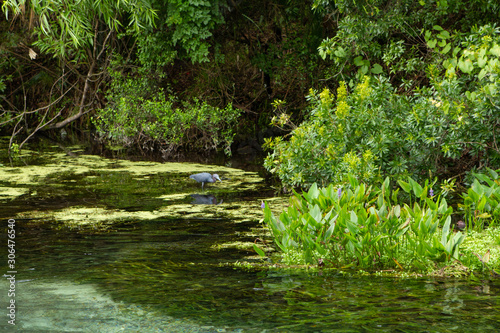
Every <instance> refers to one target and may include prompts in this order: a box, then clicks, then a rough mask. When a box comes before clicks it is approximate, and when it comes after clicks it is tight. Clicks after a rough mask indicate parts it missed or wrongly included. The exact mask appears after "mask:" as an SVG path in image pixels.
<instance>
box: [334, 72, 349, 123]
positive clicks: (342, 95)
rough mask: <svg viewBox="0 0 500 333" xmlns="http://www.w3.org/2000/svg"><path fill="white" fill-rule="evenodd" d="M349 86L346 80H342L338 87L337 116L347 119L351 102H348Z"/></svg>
mask: <svg viewBox="0 0 500 333" xmlns="http://www.w3.org/2000/svg"><path fill="white" fill-rule="evenodd" d="M346 100H347V88H346V86H345V82H343V81H342V82H340V86H339V87H338V89H337V112H336V113H337V117H338V118H339V119H345V118H346V117H347V116H348V115H349V104H347V101H346Z"/></svg>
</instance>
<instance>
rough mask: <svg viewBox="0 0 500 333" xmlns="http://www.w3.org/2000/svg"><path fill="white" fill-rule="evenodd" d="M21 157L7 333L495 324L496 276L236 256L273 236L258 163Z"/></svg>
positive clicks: (13, 201)
mask: <svg viewBox="0 0 500 333" xmlns="http://www.w3.org/2000/svg"><path fill="white" fill-rule="evenodd" d="M34 155H36V154H34ZM34 155H33V156H34ZM33 156H31V157H33ZM37 156H38V155H37ZM23 161H24V162H25V163H20V162H19V163H17V164H15V163H14V167H10V165H9V164H8V163H7V162H6V161H3V163H4V165H5V167H4V168H0V185H2V189H3V190H2V192H0V193H2V194H3V195H2V196H1V197H0V199H1V206H0V218H1V219H2V229H1V231H0V232H1V244H2V245H1V246H2V248H1V249H0V254H1V257H0V269H1V271H2V274H4V273H5V272H7V271H9V268H8V267H7V266H6V264H7V251H6V250H7V247H6V242H7V233H8V229H9V228H8V227H7V226H8V224H7V220H8V219H15V221H16V222H15V229H16V238H15V241H16V245H15V246H16V266H15V269H16V271H17V274H16V281H17V283H16V284H15V293H16V295H15V297H10V296H7V294H8V290H9V283H8V281H7V279H6V278H4V279H2V280H1V281H0V295H1V298H0V300H1V304H0V313H1V314H2V315H1V316H0V318H1V322H0V330H1V331H5V332H12V331H19V332H337V331H338V332H495V331H499V330H500V319H499V318H500V297H499V293H500V283H499V281H498V280H491V281H480V282H468V281H462V280H455V279H446V280H436V279H427V278H422V279H389V278H381V277H373V276H371V277H356V278H353V277H346V276H343V275H341V274H339V273H335V272H310V273H307V272H302V273H299V272H293V271H287V270H278V269H271V270H266V271H259V270H254V269H242V268H235V267H234V266H233V265H232V264H233V263H234V262H236V261H244V260H247V261H254V260H260V259H258V258H257V257H256V256H255V253H254V252H253V250H252V244H253V242H254V240H255V239H256V238H257V237H261V238H262V237H265V233H264V231H263V230H262V229H261V227H260V225H259V223H258V221H259V219H260V218H261V210H260V200H262V199H264V198H265V197H266V196H269V195H270V194H271V193H272V192H269V189H268V188H267V186H266V185H265V184H264V183H263V182H262V180H261V179H260V178H259V177H258V175H257V174H255V173H250V172H245V171H242V170H235V169H231V168H227V167H223V166H201V165H192V164H167V163H165V164H159V163H151V162H133V163H132V162H126V161H116V160H106V159H100V158H97V157H92V156H81V157H80V158H77V159H74V158H69V157H67V156H64V154H62V155H61V154H58V153H57V151H47V152H43V156H39V158H36V159H35V158H32V159H30V156H25V158H24V159H23ZM91 162H92V163H91ZM200 171H210V172H213V171H217V172H218V173H219V174H220V175H222V177H225V178H223V183H217V184H215V185H214V184H210V185H209V187H208V189H207V190H206V191H204V192H201V191H200V188H199V184H196V183H192V182H190V181H189V179H188V178H187V176H188V175H189V174H190V173H193V172H200ZM23 172H26V173H27V174H24V175H23ZM5 193H10V195H7V194H5ZM213 203H216V204H213ZM13 298H14V299H15V301H16V325H15V326H14V327H13V326H12V325H10V324H8V323H7V320H8V317H7V316H6V314H7V309H6V308H7V305H8V303H7V302H9V301H10V300H11V299H13ZM2 329H3V330H2Z"/></svg>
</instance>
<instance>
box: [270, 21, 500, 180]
mask: <svg viewBox="0 0 500 333" xmlns="http://www.w3.org/2000/svg"><path fill="white" fill-rule="evenodd" d="M437 28H438V27H437ZM437 28H436V29H437ZM438 31H439V33H438V35H437V37H436V36H434V32H429V33H426V38H427V39H428V40H429V43H430V44H431V47H433V50H434V51H435V52H437V53H439V54H440V55H441V56H442V63H441V64H440V65H439V66H438V65H432V66H429V69H428V78H429V80H430V85H429V86H428V87H426V88H422V89H417V90H416V91H415V92H414V94H413V95H401V94H398V93H397V92H396V89H395V88H394V87H393V86H392V85H391V84H390V83H389V81H388V80H387V79H386V78H384V77H383V76H382V75H380V76H377V77H367V76H365V77H364V79H363V81H362V82H361V83H359V84H357V85H356V86H355V87H354V89H353V90H352V92H351V93H348V86H347V85H346V84H345V83H343V82H341V83H340V86H339V88H338V89H337V95H336V97H335V96H334V95H333V94H332V93H331V92H330V91H329V90H328V89H325V90H323V91H322V92H321V93H318V92H317V91H314V90H311V92H310V94H309V100H310V105H311V108H310V115H309V119H308V120H307V121H305V122H303V123H302V124H301V125H300V126H299V127H297V128H295V129H294V130H293V131H292V133H291V136H290V140H289V141H285V140H283V139H281V138H279V139H275V140H274V141H269V142H268V143H267V145H268V147H269V148H271V149H273V152H272V153H271V154H270V155H269V156H268V158H267V159H266V161H265V167H266V168H267V169H268V170H269V171H271V172H273V173H276V174H277V175H278V176H279V177H280V178H281V180H282V181H283V182H284V183H285V184H286V185H289V186H303V187H306V188H307V187H309V186H310V185H311V184H312V183H314V182H318V183H320V184H323V185H326V184H328V183H330V182H333V183H339V182H342V181H345V179H346V175H347V174H348V173H352V174H353V175H355V176H357V177H359V178H360V179H363V180H364V181H366V182H371V181H374V180H380V179H382V178H383V177H385V176H391V177H394V178H401V179H404V178H405V177H406V176H411V177H413V178H415V179H417V180H419V181H423V180H424V179H425V178H426V177H428V175H429V172H431V173H433V174H436V175H438V176H441V177H443V178H445V177H446V176H447V175H449V174H452V175H455V174H459V173H462V172H464V171H467V170H470V169H471V168H472V167H473V166H474V165H479V164H482V165H489V166H493V167H498V166H499V165H500V148H499V147H498V143H497V138H498V137H499V129H500V128H499V127H498V123H499V122H500V113H499V112H498V109H499V105H498V103H497V101H498V96H499V94H500V75H499V74H500V61H498V56H499V55H500V29H495V28H492V27H489V26H485V27H481V28H478V29H474V30H473V31H472V32H471V33H470V34H469V35H467V37H464V36H461V35H457V36H455V38H454V39H453V38H451V37H449V36H450V34H449V33H444V32H443V30H442V29H441V30H438ZM439 36H441V37H439ZM444 38H446V39H444ZM436 39H439V40H441V42H439V43H437V44H435V43H434V41H435V40H436ZM457 45H459V46H457ZM450 50H453V51H450Z"/></svg>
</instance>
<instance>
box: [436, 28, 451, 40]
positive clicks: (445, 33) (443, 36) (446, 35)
mask: <svg viewBox="0 0 500 333" xmlns="http://www.w3.org/2000/svg"><path fill="white" fill-rule="evenodd" d="M438 37H439V38H441V39H448V38H450V33H449V32H448V31H446V30H443V31H441V32H440V33H439V34H438Z"/></svg>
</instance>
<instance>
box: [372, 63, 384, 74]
mask: <svg viewBox="0 0 500 333" xmlns="http://www.w3.org/2000/svg"><path fill="white" fill-rule="evenodd" d="M383 71H384V70H383V68H382V66H380V65H379V64H374V65H373V67H372V69H371V72H372V73H373V74H380V73H382V72H383Z"/></svg>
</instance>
